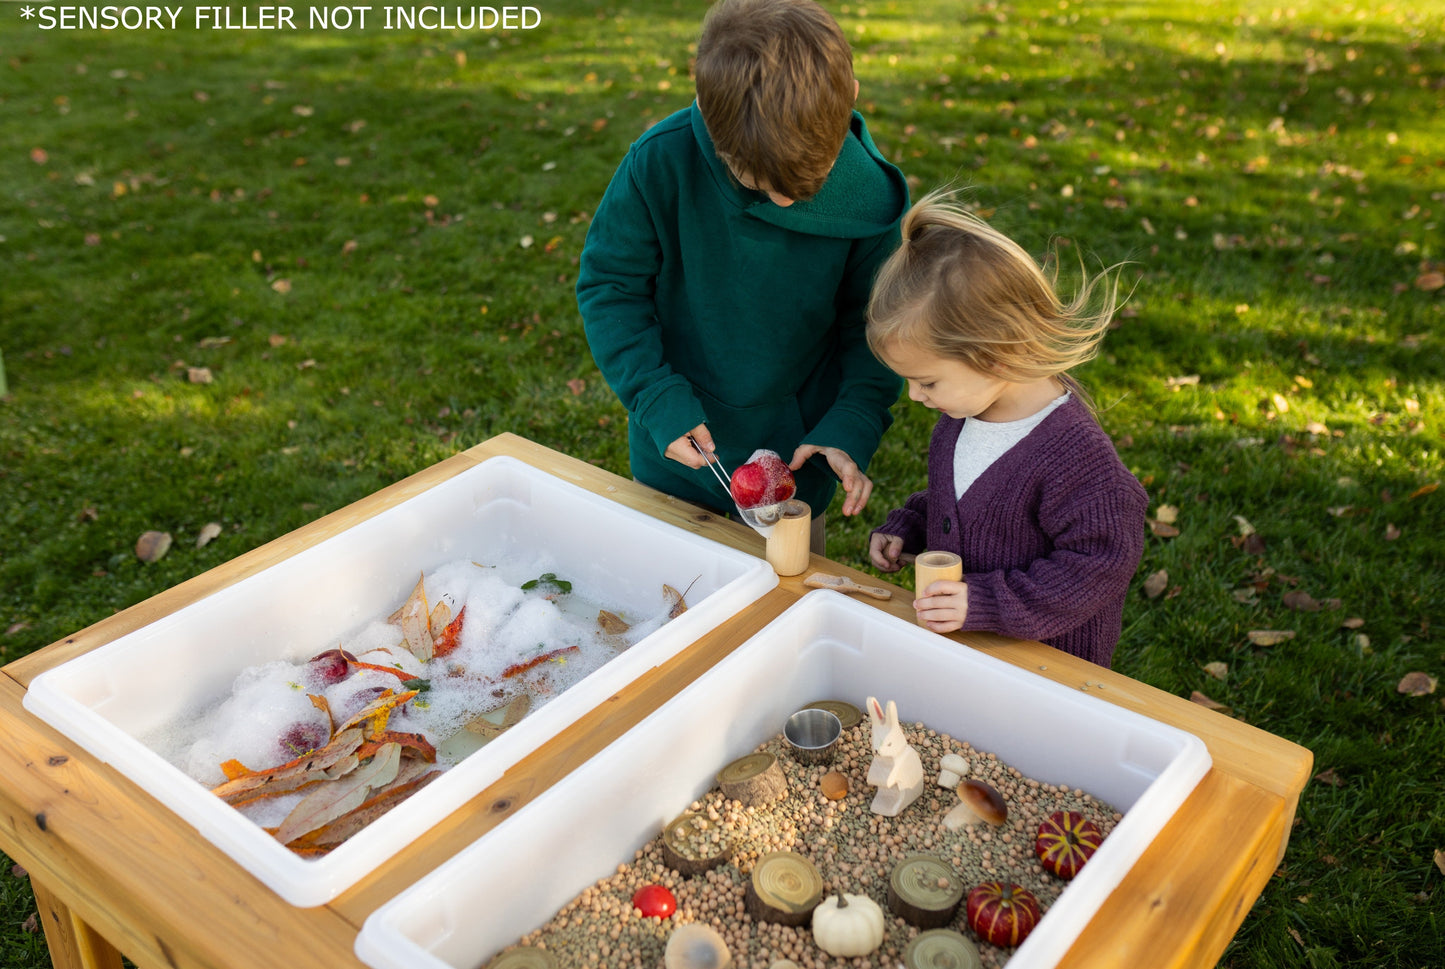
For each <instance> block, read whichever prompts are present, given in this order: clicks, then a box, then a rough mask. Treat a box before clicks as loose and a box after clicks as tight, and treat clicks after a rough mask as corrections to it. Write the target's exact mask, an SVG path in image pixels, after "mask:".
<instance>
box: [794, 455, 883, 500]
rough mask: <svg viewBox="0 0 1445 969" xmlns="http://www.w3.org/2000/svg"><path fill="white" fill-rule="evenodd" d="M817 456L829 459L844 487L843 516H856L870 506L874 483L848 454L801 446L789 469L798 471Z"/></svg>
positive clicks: (829, 465) (829, 464)
mask: <svg viewBox="0 0 1445 969" xmlns="http://www.w3.org/2000/svg"><path fill="white" fill-rule="evenodd" d="M815 454H821V455H823V457H825V458H827V459H828V467H830V468H832V469H833V473H834V474H836V475H837V476H838V481H839V482H840V483H841V484H842V485H843V494H844V497H843V514H845V515H856V514H858V513H859V512H860V511H862V510H863V508H864V507H865V506H866V505H867V504H868V498H869V497H870V496H871V495H872V494H873V482H872V481H871V480H869V478H868V476H867V475H866V474H864V473H863V472H862V471H859V470H858V462H856V461H854V460H853V459H852V458H850V457H849V456H848V452H846V451H842V450H839V449H838V448H835V447H819V446H818V445H816V444H800V445H798V449H797V450H796V451H794V452H793V460H791V461H789V462H788V467H789V468H791V469H792V470H794V471H797V470H798V469H799V468H801V467H802V466H803V462H804V461H807V460H808V459H809V458H811V457H812V456H813V455H815Z"/></svg>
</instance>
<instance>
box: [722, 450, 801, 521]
mask: <svg viewBox="0 0 1445 969" xmlns="http://www.w3.org/2000/svg"><path fill="white" fill-rule="evenodd" d="M797 490H798V485H797V483H796V482H795V481H793V472H792V471H790V470H789V469H788V466H787V464H786V463H784V461H783V459H782V458H781V457H779V456H778V452H776V451H768V450H763V449H759V450H757V451H754V452H753V456H752V457H750V458H748V462H747V464H744V465H742V466H741V467H739V468H738V469H737V470H735V471H733V475H732V493H733V501H736V502H737V503H738V507H739V508H743V509H748V508H761V507H763V506H764V505H776V504H777V503H778V502H780V501H787V500H788V499H789V498H791V497H793V495H794V494H796V493H797Z"/></svg>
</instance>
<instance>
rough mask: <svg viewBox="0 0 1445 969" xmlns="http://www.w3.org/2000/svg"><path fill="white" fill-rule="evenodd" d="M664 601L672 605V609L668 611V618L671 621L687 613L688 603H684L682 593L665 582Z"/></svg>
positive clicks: (663, 587)
mask: <svg viewBox="0 0 1445 969" xmlns="http://www.w3.org/2000/svg"><path fill="white" fill-rule="evenodd" d="M662 601H663V602H668V603H671V604H672V605H671V608H669V609H668V611H667V618H669V619H676V618H677V617H678V616H680V615H682V614H683V613H684V612H687V603H686V602H684V601H683V598H682V593H681V592H678V591H677V590H676V589H674V588H673V587H672V586H670V585H668V584H667V583H665V582H664V583H663V584H662Z"/></svg>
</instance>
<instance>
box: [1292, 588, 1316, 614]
mask: <svg viewBox="0 0 1445 969" xmlns="http://www.w3.org/2000/svg"><path fill="white" fill-rule="evenodd" d="M1282 601H1283V602H1284V607H1285V608H1286V609H1293V610H1294V611H1295V612H1319V611H1320V610H1321V609H1323V608H1324V606H1323V604H1321V603H1320V602H1319V600H1317V599H1315V598H1314V596H1312V595H1310V594H1309V593H1308V592H1306V591H1304V590H1303V589H1291V590H1290V591H1288V592H1286V593H1285V594H1284V598H1283V600H1282Z"/></svg>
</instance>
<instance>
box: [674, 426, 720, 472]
mask: <svg viewBox="0 0 1445 969" xmlns="http://www.w3.org/2000/svg"><path fill="white" fill-rule="evenodd" d="M693 441H696V442H697V443H698V446H699V447H701V448H702V449H703V450H704V451H706V452H708V454H712V452H713V450H714V448H715V445H714V444H713V442H712V433H711V432H710V431H709V430H708V429H707V425H706V424H699V425H698V426H697V427H694V428H693V429H692V430H690V431H688V432H687V433H686V434H684V435H683V436H682V437H680V438H678V439H677V440H676V441H673V442H672V443H671V444H669V445H668V446H667V450H666V451H664V452H662V453H663V456H664V457H669V458H672V459H673V460H674V461H679V462H681V463H683V464H685V465H687V466H688V467H689V468H701V467H704V466H706V464H707V463H708V462H706V461H704V460H703V457H702V455H701V454H698V453H697V448H695V447H693V446H692V442H693Z"/></svg>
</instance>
